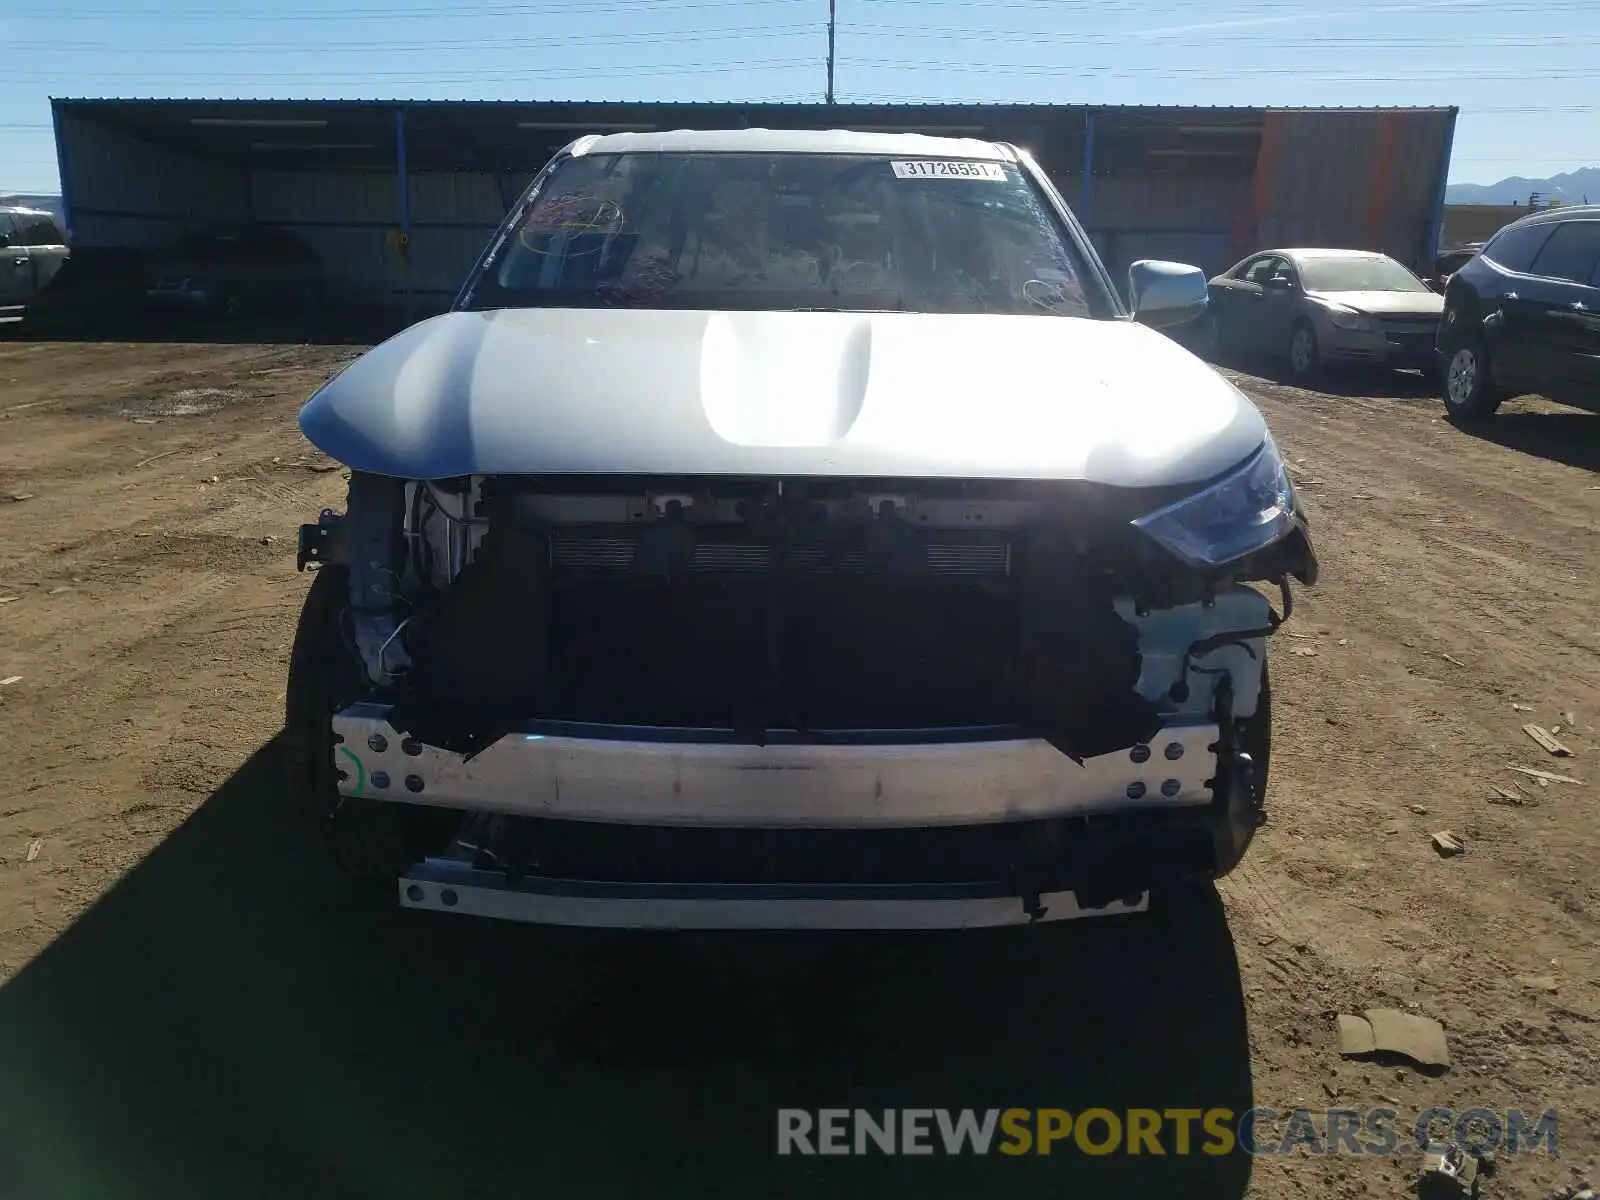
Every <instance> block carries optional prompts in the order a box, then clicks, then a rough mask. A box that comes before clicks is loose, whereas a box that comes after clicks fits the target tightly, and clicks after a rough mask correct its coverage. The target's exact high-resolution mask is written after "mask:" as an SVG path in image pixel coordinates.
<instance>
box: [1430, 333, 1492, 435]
mask: <svg viewBox="0 0 1600 1200" xmlns="http://www.w3.org/2000/svg"><path fill="white" fill-rule="evenodd" d="M1445 353H1446V356H1447V357H1446V359H1445V367H1444V408H1445V412H1446V413H1447V414H1448V415H1449V417H1450V419H1451V420H1452V421H1454V422H1456V423H1457V424H1461V425H1471V424H1476V423H1477V422H1480V421H1487V420H1488V419H1489V418H1490V417H1492V416H1494V414H1495V412H1496V411H1497V410H1498V409H1499V407H1500V405H1501V403H1502V402H1503V401H1504V400H1505V394H1504V393H1503V392H1502V391H1501V390H1500V389H1499V388H1497V387H1496V386H1495V384H1494V378H1493V375H1492V374H1491V372H1490V370H1489V357H1488V355H1487V354H1486V353H1485V352H1484V348H1483V342H1482V341H1481V340H1480V339H1478V338H1476V337H1461V338H1454V339H1452V340H1451V341H1450V342H1449V343H1448V347H1447V349H1446V351H1445Z"/></svg>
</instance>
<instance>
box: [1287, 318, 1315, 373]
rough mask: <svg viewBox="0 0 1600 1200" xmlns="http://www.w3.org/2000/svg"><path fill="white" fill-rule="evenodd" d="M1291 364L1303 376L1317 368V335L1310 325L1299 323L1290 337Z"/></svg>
mask: <svg viewBox="0 0 1600 1200" xmlns="http://www.w3.org/2000/svg"><path fill="white" fill-rule="evenodd" d="M1289 366H1290V367H1291V368H1293V370H1294V373H1295V374H1296V375H1298V376H1300V377H1301V378H1305V377H1306V376H1308V375H1311V374H1313V373H1314V372H1315V371H1316V369H1317V335H1316V333H1314V332H1313V331H1312V329H1311V326H1309V325H1298V326H1296V327H1295V331H1294V333H1293V334H1292V335H1291V336H1290V338H1289Z"/></svg>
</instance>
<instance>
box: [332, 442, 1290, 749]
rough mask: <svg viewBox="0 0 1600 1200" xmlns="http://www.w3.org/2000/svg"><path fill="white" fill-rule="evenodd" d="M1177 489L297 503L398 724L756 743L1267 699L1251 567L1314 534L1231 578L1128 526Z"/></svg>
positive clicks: (894, 485)
mask: <svg viewBox="0 0 1600 1200" xmlns="http://www.w3.org/2000/svg"><path fill="white" fill-rule="evenodd" d="M1161 500H1162V497H1160V496H1157V495H1153V494H1152V493H1151V492H1150V490H1149V489H1141V490H1138V491H1132V490H1128V489H1112V488H1106V487H1103V486H1095V485H1082V484H1062V483H1051V484H1032V483H1028V484H996V483H994V482H988V483H967V482H950V481H941V482H935V483H919V482H916V481H893V482H890V483H884V482H881V481H870V480H867V481H857V480H833V479H826V480H817V479H799V480H772V479H758V480H737V479H733V480H716V481H709V480H704V479H688V480H663V479H655V478H651V479H615V478H610V479H608V478H590V477H582V478H574V477H559V478H558V477H540V478H530V477H472V478H466V479H453V480H434V481H402V480H396V479H388V478H384V477H380V476H373V475H366V474H361V473H357V474H355V475H354V476H353V477H352V480H351V490H350V504H349V511H348V513H347V515H345V516H344V517H342V518H341V517H339V516H338V515H336V514H333V513H325V514H324V515H323V520H322V521H321V522H320V523H319V524H318V525H314V526H307V527H305V528H304V529H303V530H302V545H301V557H302V564H303V563H304V562H305V561H308V560H309V561H342V562H344V563H345V564H346V565H347V567H348V570H349V574H350V588H351V606H350V611H349V630H348V633H349V640H350V642H351V644H352V647H353V649H354V650H355V651H356V653H357V654H358V655H359V657H360V660H361V662H362V664H363V666H364V667H365V670H366V674H367V677H368V680H369V682H370V684H371V689H372V691H371V693H370V694H371V695H372V696H374V697H378V698H382V699H383V700H384V701H385V702H387V703H389V704H391V705H393V706H394V707H393V711H392V715H391V720H392V721H393V722H394V724H395V727H396V728H397V729H399V728H403V729H404V731H405V732H406V733H408V734H409V735H410V736H412V737H414V738H416V739H418V740H420V741H421V742H423V743H426V744H428V745H433V746H439V747H441V748H445V749H449V750H452V751H454V752H457V753H462V754H469V755H470V754H473V753H476V752H478V751H480V750H482V749H483V748H484V747H486V746H487V745H490V744H492V743H493V742H494V741H495V740H496V739H497V738H499V737H500V736H502V735H503V734H504V733H505V732H506V731H507V730H508V729H511V728H514V727H516V726H517V725H518V724H520V723H521V722H524V721H526V720H528V719H544V720H553V721H565V722H578V723H590V722H592V723H603V724H610V725H626V726H646V727H670V728H679V729H684V728H688V729H715V730H731V731H733V733H734V735H735V736H736V737H737V738H738V739H739V740H741V741H746V742H749V743H754V744H764V742H765V741H766V739H768V738H769V737H771V736H772V735H773V733H774V731H791V732H798V733H799V734H802V735H804V734H807V733H811V732H823V731H841V730H844V731H906V730H941V729H958V728H960V729H972V728H990V729H997V728H1007V729H1020V730H1027V731H1030V732H1031V733H1032V735H1033V736H1037V737H1042V738H1045V739H1047V740H1048V741H1049V742H1050V743H1051V744H1052V745H1054V746H1056V748H1057V749H1059V750H1060V751H1062V752H1063V753H1065V754H1067V755H1069V756H1071V757H1073V758H1074V759H1080V760H1081V759H1084V758H1089V757H1093V756H1096V755H1101V754H1105V753H1108V752H1110V751H1113V750H1119V749H1124V748H1127V747H1130V746H1134V745H1136V744H1138V743H1142V742H1145V741H1147V740H1149V739H1150V738H1151V737H1152V735H1153V734H1154V733H1155V732H1156V731H1157V730H1158V729H1159V728H1160V727H1161V725H1162V723H1163V721H1164V720H1168V719H1170V718H1171V716H1172V715H1173V714H1174V713H1185V712H1194V713H1199V714H1205V715H1208V716H1212V717H1215V718H1217V719H1223V720H1225V719H1227V718H1230V717H1231V718H1239V717H1246V716H1248V715H1249V713H1250V712H1251V711H1252V710H1253V706H1254V701H1255V696H1254V688H1255V684H1254V682H1253V678H1254V677H1255V676H1257V675H1259V673H1260V668H1259V666H1257V667H1256V668H1255V670H1250V669H1248V666H1249V663H1250V660H1251V659H1254V658H1255V657H1256V655H1257V651H1256V649H1255V648H1253V647H1252V645H1251V644H1250V643H1251V642H1253V641H1254V642H1256V643H1257V644H1259V639H1260V638H1262V637H1264V636H1265V635H1267V634H1270V633H1271V632H1272V631H1273V630H1274V629H1275V628H1276V625H1277V623H1278V622H1279V620H1281V618H1280V617H1279V616H1278V615H1277V614H1275V613H1274V612H1273V610H1272V608H1271V606H1270V604H1269V603H1268V601H1267V599H1266V597H1265V596H1263V595H1262V594H1260V593H1259V592H1256V591H1255V590H1254V589H1251V588H1248V587H1241V586H1240V584H1242V583H1248V582H1252V581H1274V582H1277V583H1278V584H1279V585H1280V587H1281V590H1282V595H1283V597H1284V602H1285V606H1287V603H1288V599H1289V590H1288V583H1287V577H1288V575H1289V574H1291V573H1295V574H1299V575H1301V577H1302V578H1304V577H1305V576H1306V572H1307V569H1308V567H1307V557H1308V555H1309V548H1308V547H1307V548H1306V553H1305V554H1304V555H1303V554H1302V553H1301V551H1300V549H1299V548H1298V547H1296V546H1293V545H1288V546H1285V545H1279V546H1275V547H1269V548H1268V550H1267V551H1265V552H1263V554H1262V555H1260V556H1257V558H1256V559H1252V560H1247V561H1244V562H1242V563H1238V564H1234V565H1233V568H1232V570H1231V571H1229V572H1228V573H1227V574H1226V575H1225V576H1223V577H1215V576H1206V575H1203V574H1202V573H1200V572H1197V571H1195V570H1193V569H1191V568H1187V567H1185V566H1184V565H1183V564H1182V563H1179V562H1178V561H1177V560H1176V559H1174V558H1173V557H1172V556H1171V555H1169V554H1168V553H1166V552H1165V551H1164V550H1163V549H1162V548H1161V547H1159V546H1157V545H1156V544H1155V543H1154V542H1152V541H1151V540H1150V539H1148V538H1145V537H1143V536H1142V535H1140V534H1139V533H1138V531H1137V530H1134V529H1132V528H1131V527H1130V525H1129V522H1130V520H1131V519H1132V518H1133V517H1136V516H1138V515H1139V514H1140V513H1141V512H1143V511H1147V510H1149V509H1150V508H1151V507H1153V506H1154V505H1155V504H1157V503H1159V502H1160V501H1161ZM1292 540H1293V539H1292V538H1291V539H1286V541H1292ZM1314 569H1315V568H1314V560H1310V566H1309V570H1311V571H1313V572H1314ZM1284 615H1287V607H1285V613H1284ZM1230 664H1231V668H1236V669H1231V668H1230ZM1223 679H1226V680H1227V684H1226V686H1225V688H1224V689H1223V690H1224V691H1225V692H1226V699H1227V702H1228V706H1229V711H1228V712H1227V713H1218V712H1216V711H1215V710H1216V707H1217V706H1216V704H1215V703H1214V694H1215V692H1216V691H1217V685H1218V683H1219V681H1221V680H1223ZM352 698H354V697H352Z"/></svg>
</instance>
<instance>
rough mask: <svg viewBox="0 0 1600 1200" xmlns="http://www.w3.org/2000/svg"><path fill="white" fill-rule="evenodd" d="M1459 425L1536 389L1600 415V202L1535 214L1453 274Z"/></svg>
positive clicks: (1450, 305)
mask: <svg viewBox="0 0 1600 1200" xmlns="http://www.w3.org/2000/svg"><path fill="white" fill-rule="evenodd" d="M1439 356H1440V359H1441V360H1442V361H1443V362H1444V364H1445V378H1444V404H1445V409H1446V411H1447V412H1448V413H1449V414H1450V416H1451V417H1452V418H1453V419H1455V420H1457V421H1463V422H1467V421H1481V420H1484V419H1486V418H1488V417H1491V416H1493V415H1494V413H1495V411H1496V410H1497V409H1498V408H1499V407H1500V404H1501V402H1502V401H1504V400H1505V398H1506V397H1508V396H1518V395H1522V394H1524V393H1528V392H1532V393H1536V394H1539V395H1543V396H1548V397H1550V398H1551V399H1552V400H1556V401H1559V402H1560V403H1562V404H1570V405H1572V406H1573V407H1574V408H1583V409H1587V410H1589V411H1590V412H1600V205H1583V206H1579V205H1574V206H1572V207H1565V206H1563V207H1561V208H1553V209H1545V210H1542V211H1540V212H1536V213H1531V214H1530V215H1528V216H1526V217H1523V218H1522V219H1521V220H1520V221H1515V222H1513V223H1512V224H1510V225H1507V226H1506V227H1505V228H1504V229H1502V230H1501V231H1500V232H1499V233H1497V234H1495V236H1494V237H1493V238H1492V239H1491V240H1490V242H1489V244H1488V245H1487V246H1485V247H1484V248H1483V251H1482V253H1480V254H1479V255H1477V257H1475V258H1473V259H1472V260H1471V261H1470V262H1468V263H1467V264H1466V265H1465V266H1464V267H1462V268H1461V270H1459V271H1457V272H1456V274H1455V275H1454V276H1452V277H1451V280H1450V284H1449V286H1448V287H1447V288H1446V289H1445V295H1444V319H1443V320H1442V321H1441V322H1440V325H1439Z"/></svg>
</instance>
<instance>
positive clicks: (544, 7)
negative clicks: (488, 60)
mask: <svg viewBox="0 0 1600 1200" xmlns="http://www.w3.org/2000/svg"><path fill="white" fill-rule="evenodd" d="M751 7H768V8H773V7H788V8H793V9H796V10H799V9H801V8H805V9H809V8H810V7H811V5H810V4H809V3H808V0H659V2H657V3H651V4H638V3H629V2H628V0H602V2H600V3H595V2H593V0H579V2H578V3H574V4H551V3H544V4H486V5H477V6H474V7H472V8H471V9H466V10H464V9H461V8H393V7H386V8H346V9H331V10H330V9H327V8H316V9H298V10H295V9H277V10H275V11H272V12H233V11H230V10H226V9H218V8H196V9H165V8H144V9H123V8H106V9H40V10H38V11H36V12H31V13H30V12H12V13H8V14H6V16H7V19H8V20H23V21H29V20H33V21H50V22H52V23H53V22H57V21H113V20H114V21H159V22H161V23H162V24H163V25H165V24H169V23H171V22H173V21H217V20H228V21H279V22H288V21H344V20H357V19H362V20H365V19H372V18H381V19H383V20H386V21H393V20H408V19H413V18H416V19H422V18H436V17H448V18H451V19H453V20H457V21H459V20H461V19H462V18H463V17H487V16H494V17H516V16H527V17H555V16H561V17H584V16H626V17H629V18H638V17H640V16H643V15H645V14H647V13H658V12H694V11H704V10H708V9H717V10H721V11H729V10H732V9H736V8H737V9H745V8H751Z"/></svg>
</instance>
